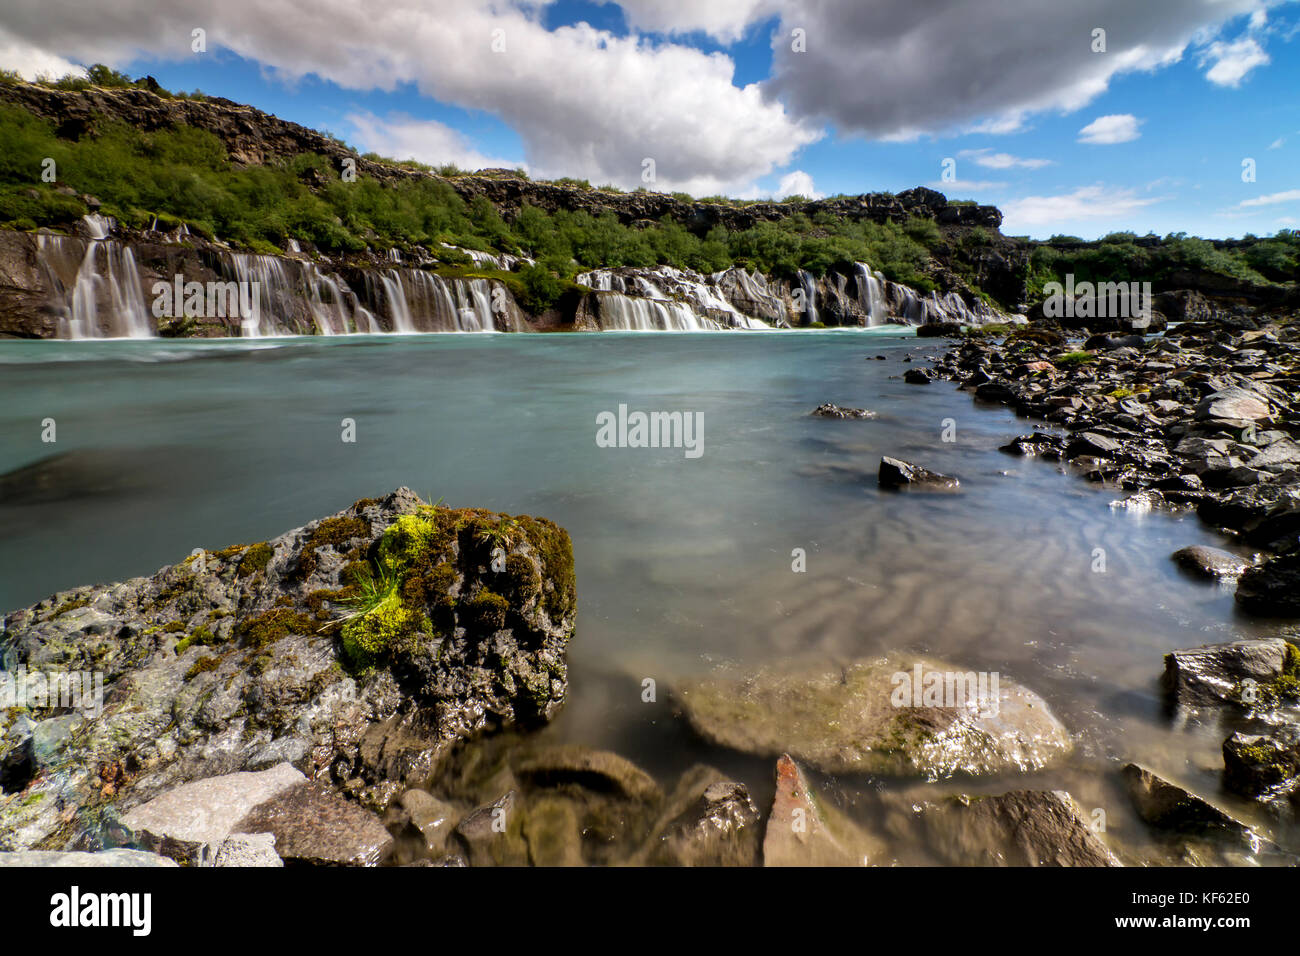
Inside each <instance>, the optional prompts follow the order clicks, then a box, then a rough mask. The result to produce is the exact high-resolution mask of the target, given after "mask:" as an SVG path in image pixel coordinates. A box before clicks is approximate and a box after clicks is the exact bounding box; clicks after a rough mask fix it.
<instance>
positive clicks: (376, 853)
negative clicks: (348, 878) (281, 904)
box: [235, 782, 393, 866]
mask: <svg viewBox="0 0 1300 956" xmlns="http://www.w3.org/2000/svg"><path fill="white" fill-rule="evenodd" d="M235 829H237V830H238V831H239V832H240V833H271V834H274V835H275V847H276V852H277V853H278V854H279V855H280V857H281V859H284V860H288V861H290V862H294V863H311V864H315V865H318V866H374V865H376V864H377V863H379V862H381V861H382V859H383V858H384V855H385V854H386V853H387V852H388V851H389V850H390V849H391V848H392V845H393V838H392V837H391V836H390V835H389V833H388V830H387V829H385V828H384V825H383V824H382V823H381V822H380V821H379V818H378V817H377V816H375V815H374V814H373V813H370V812H369V811H368V810H364V809H362V808H361V807H359V806H357V805H356V804H355V803H352V802H351V801H349V800H345V799H344V798H343V797H341V796H339V795H338V794H337V793H335V792H334V791H333V790H330V789H329V788H328V787H325V786H324V785H322V784H320V783H314V782H313V783H302V784H299V785H298V786H296V787H292V788H291V789H288V790H285V791H283V792H282V793H280V794H279V795H277V796H275V797H273V798H272V799H270V800H268V801H266V802H265V803H263V804H261V805H260V806H258V807H257V808H255V809H254V810H252V811H251V812H250V813H248V814H247V815H246V816H244V817H243V818H242V819H241V820H239V822H238V823H237V824H236V825H235Z"/></svg>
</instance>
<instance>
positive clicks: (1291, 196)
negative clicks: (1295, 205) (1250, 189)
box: [1237, 189, 1300, 209]
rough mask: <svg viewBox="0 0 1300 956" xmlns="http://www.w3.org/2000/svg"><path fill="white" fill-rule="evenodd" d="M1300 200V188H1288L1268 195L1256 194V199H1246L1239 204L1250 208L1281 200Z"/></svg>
mask: <svg viewBox="0 0 1300 956" xmlns="http://www.w3.org/2000/svg"><path fill="white" fill-rule="evenodd" d="M1296 201H1300V189H1288V190H1285V191H1284V192H1280V193H1269V194H1268V195H1266V196H1256V197H1255V198H1254V199H1244V200H1242V201H1241V202H1239V203H1237V205H1238V206H1239V207H1241V208H1243V209H1249V208H1251V207H1253V206H1275V205H1277V204H1278V203H1280V202H1296Z"/></svg>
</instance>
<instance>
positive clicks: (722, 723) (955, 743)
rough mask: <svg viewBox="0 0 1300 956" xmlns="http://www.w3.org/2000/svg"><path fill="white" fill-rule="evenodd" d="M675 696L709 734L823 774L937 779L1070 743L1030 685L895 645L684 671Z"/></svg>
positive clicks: (1024, 765) (982, 770)
mask: <svg viewBox="0 0 1300 956" xmlns="http://www.w3.org/2000/svg"><path fill="white" fill-rule="evenodd" d="M913 685H916V686H913ZM981 689H982V690H983V692H984V698H983V699H980V692H981ZM913 692H915V694H913ZM674 700H675V701H676V702H677V704H678V705H679V706H680V708H681V710H682V712H683V713H684V715H685V717H686V719H687V721H688V722H689V723H690V725H691V727H692V729H694V730H695V732H696V733H698V734H699V735H700V736H701V737H703V738H704V739H705V740H707V741H709V742H710V743H713V744H716V745H719V746H723V747H730V748H732V749H734V750H739V751H742V752H745V753H752V754H757V755H760V756H778V755H780V754H783V753H785V754H789V755H790V756H792V757H794V758H795V759H797V760H799V761H801V762H803V763H805V764H807V765H808V766H811V767H813V768H815V769H817V770H821V771H823V772H826V773H890V774H901V775H920V776H925V777H929V778H938V777H945V776H948V775H950V774H953V773H957V772H966V773H971V774H986V773H998V772H1002V771H1006V770H1013V769H1014V770H1021V771H1024V770H1033V769H1037V768H1039V767H1043V766H1045V765H1047V764H1049V763H1051V762H1052V761H1053V760H1055V759H1056V758H1058V757H1059V756H1061V755H1062V754H1064V753H1066V752H1068V751H1069V750H1070V747H1071V741H1070V736H1069V734H1068V733H1067V731H1066V730H1065V728H1064V727H1063V726H1062V725H1061V723H1060V721H1058V720H1057V719H1056V717H1055V716H1054V715H1053V714H1052V712H1051V710H1050V709H1049V708H1048V706H1047V704H1046V702H1045V701H1043V699H1042V698H1040V697H1039V696H1038V695H1037V694H1035V693H1033V692H1032V691H1030V690H1027V689H1025V688H1023V687H1021V686H1019V685H1017V684H1015V683H1014V682H1012V681H1010V680H1007V679H1003V678H1001V677H1000V676H999V677H998V679H997V681H996V687H995V686H994V680H993V677H992V675H985V683H984V684H983V685H982V687H981V685H980V684H979V677H978V675H976V674H975V673H974V672H963V671H962V670H961V669H960V668H958V667H956V666H954V665H951V664H947V663H944V662H942V661H936V660H931V659H927V658H914V657H903V656H901V655H896V656H892V657H884V658H877V659H870V660H859V661H851V662H849V663H847V664H839V663H813V664H802V665H790V666H785V667H772V668H765V669H763V670H760V671H758V672H756V673H753V674H748V675H745V676H742V677H736V678H708V679H702V680H687V681H682V682H680V683H679V684H678V685H677V687H676V689H675V692H674ZM944 704H948V705H949V706H943V705H944Z"/></svg>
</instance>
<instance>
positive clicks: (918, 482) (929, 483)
mask: <svg viewBox="0 0 1300 956" xmlns="http://www.w3.org/2000/svg"><path fill="white" fill-rule="evenodd" d="M878 480H879V482H880V486H881V487H882V488H901V487H903V486H905V485H906V486H912V487H918V486H919V487H924V488H927V489H936V490H945V491H955V490H956V489H957V488H958V486H959V485H960V484H961V482H960V481H959V480H958V479H956V478H952V477H950V476H948V475H941V474H939V473H938V472H937V471H930V470H929V469H926V468H922V467H921V466H920V465H914V464H912V463H911V462H909V461H903V460H902V459H900V458H888V457H884V458H881V459H880V473H879V476H878Z"/></svg>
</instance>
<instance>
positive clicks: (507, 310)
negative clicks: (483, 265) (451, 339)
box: [366, 269, 528, 332]
mask: <svg viewBox="0 0 1300 956" xmlns="http://www.w3.org/2000/svg"><path fill="white" fill-rule="evenodd" d="M366 281H367V286H368V288H369V292H368V295H369V296H370V297H371V299H372V301H374V302H375V305H376V308H377V309H380V310H381V311H386V312H387V314H388V316H389V317H390V318H391V319H392V323H393V331H395V332H496V331H505V332H518V331H523V330H524V329H526V328H527V327H528V326H527V323H526V322H525V321H524V318H523V315H522V313H521V312H520V311H519V306H518V305H516V304H515V301H514V298H513V297H512V296H511V295H510V293H509V291H508V290H507V289H506V288H505V286H503V285H500V284H499V283H495V282H493V281H491V280H488V279H446V278H443V277H442V276H438V275H434V274H432V273H429V272H425V271H424V270H422V269H388V270H385V271H384V272H383V273H380V274H379V275H378V276H377V278H376V279H374V280H372V278H371V275H370V274H367V276H366ZM376 282H377V285H378V291H379V293H380V294H379V295H378V296H376V290H375V283H376ZM494 306H495V307H496V308H494ZM498 310H499V312H498Z"/></svg>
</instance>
